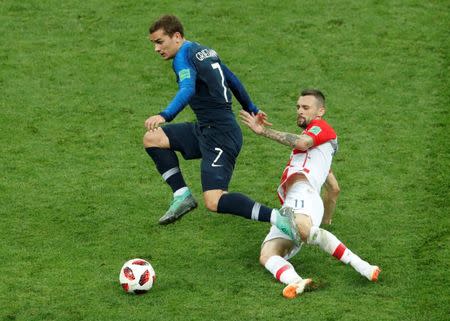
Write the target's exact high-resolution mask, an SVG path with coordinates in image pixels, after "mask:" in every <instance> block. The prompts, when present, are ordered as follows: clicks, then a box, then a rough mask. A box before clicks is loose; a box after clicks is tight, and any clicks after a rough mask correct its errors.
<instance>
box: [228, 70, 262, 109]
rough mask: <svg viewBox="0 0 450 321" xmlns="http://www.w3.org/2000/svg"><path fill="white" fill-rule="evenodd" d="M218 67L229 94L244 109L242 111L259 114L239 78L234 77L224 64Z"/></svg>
mask: <svg viewBox="0 0 450 321" xmlns="http://www.w3.org/2000/svg"><path fill="white" fill-rule="evenodd" d="M220 66H221V68H222V70H223V74H224V77H225V79H226V81H227V84H228V86H229V87H230V90H231V92H232V93H233V95H234V97H236V99H237V100H238V101H239V103H240V104H241V106H242V108H244V110H245V111H247V112H249V113H255V114H257V113H258V112H259V109H258V107H256V105H255V104H254V103H253V102H252V100H251V99H250V96H249V95H248V93H247V91H246V90H245V87H244V85H243V84H242V83H241V81H240V80H239V78H238V77H236V75H235V74H234V73H233V72H232V71H231V70H230V69H228V67H227V66H226V65H225V64H224V63H221V64H220Z"/></svg>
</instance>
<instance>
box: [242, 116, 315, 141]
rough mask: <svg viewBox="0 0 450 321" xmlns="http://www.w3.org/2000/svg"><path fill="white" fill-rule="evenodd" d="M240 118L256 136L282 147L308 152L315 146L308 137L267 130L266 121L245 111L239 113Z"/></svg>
mask: <svg viewBox="0 0 450 321" xmlns="http://www.w3.org/2000/svg"><path fill="white" fill-rule="evenodd" d="M239 116H240V118H241V121H242V122H243V123H244V124H245V125H247V127H248V128H250V129H251V130H252V131H253V132H254V133H255V134H257V135H261V136H264V137H267V138H269V139H272V140H274V141H276V142H278V143H280V144H282V145H286V146H289V147H291V148H295V149H299V150H307V149H308V148H310V147H311V146H313V144H314V141H313V139H312V138H311V137H310V136H308V135H304V134H302V135H296V134H291V133H286V132H280V131H278V130H273V129H270V128H267V127H266V126H265V125H266V124H265V123H264V120H262V119H261V118H260V117H257V116H256V115H254V114H249V113H248V112H246V111H244V110H241V111H240V112H239Z"/></svg>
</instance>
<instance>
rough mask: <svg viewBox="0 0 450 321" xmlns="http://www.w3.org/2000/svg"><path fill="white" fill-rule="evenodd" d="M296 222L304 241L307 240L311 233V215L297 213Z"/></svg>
mask: <svg viewBox="0 0 450 321" xmlns="http://www.w3.org/2000/svg"><path fill="white" fill-rule="evenodd" d="M295 222H296V223H297V226H298V230H299V232H300V237H301V239H302V241H303V242H306V241H307V240H308V237H309V233H310V232H311V227H312V221H311V217H309V216H308V215H305V214H297V215H296V217H295Z"/></svg>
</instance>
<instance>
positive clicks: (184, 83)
mask: <svg viewBox="0 0 450 321" xmlns="http://www.w3.org/2000/svg"><path fill="white" fill-rule="evenodd" d="M173 70H174V72H175V75H176V77H177V82H178V92H177V93H176V95H175V97H174V98H173V99H172V101H171V102H170V103H169V105H168V106H167V107H166V108H165V109H164V110H163V111H162V112H160V113H159V115H161V116H162V117H164V119H165V120H166V121H167V122H170V121H171V120H172V119H174V118H175V116H176V115H177V114H178V113H179V112H180V111H182V110H183V108H184V107H186V105H187V104H188V103H189V100H190V99H191V97H192V96H193V95H194V94H195V80H196V77H197V72H196V70H195V68H194V67H193V66H192V64H191V63H190V61H189V56H188V51H187V50H186V51H183V52H180V55H177V56H176V57H175V58H174V61H173Z"/></svg>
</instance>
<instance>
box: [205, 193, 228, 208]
mask: <svg viewBox="0 0 450 321" xmlns="http://www.w3.org/2000/svg"><path fill="white" fill-rule="evenodd" d="M223 193H224V191H222V190H220V189H215V190H209V191H206V192H204V193H203V200H204V201H205V206H206V208H207V209H208V210H210V211H212V212H217V208H218V207H219V200H220V198H221V197H222V195H223Z"/></svg>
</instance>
